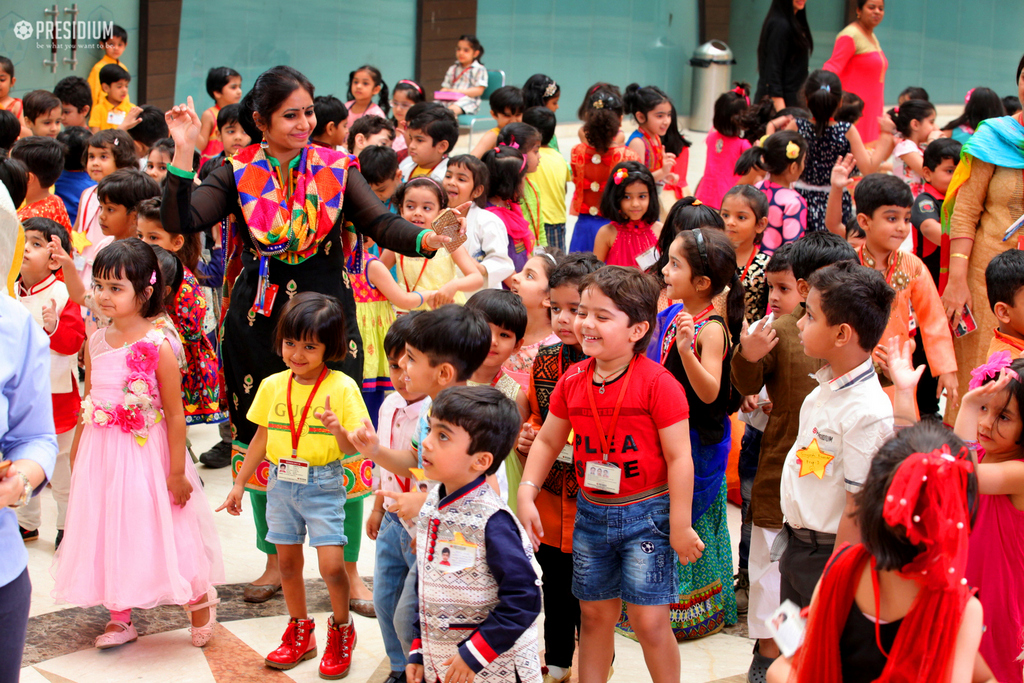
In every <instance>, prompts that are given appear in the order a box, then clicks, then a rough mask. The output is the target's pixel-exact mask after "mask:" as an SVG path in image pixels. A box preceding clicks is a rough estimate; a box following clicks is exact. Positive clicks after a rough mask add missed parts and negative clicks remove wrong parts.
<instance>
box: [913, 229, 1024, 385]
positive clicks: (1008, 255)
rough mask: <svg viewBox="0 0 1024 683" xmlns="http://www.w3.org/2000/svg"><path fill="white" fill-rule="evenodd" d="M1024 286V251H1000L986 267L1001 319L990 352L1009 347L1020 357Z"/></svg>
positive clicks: (991, 297)
mask: <svg viewBox="0 0 1024 683" xmlns="http://www.w3.org/2000/svg"><path fill="white" fill-rule="evenodd" d="M1021 287H1024V252H1021V251H1020V250H1019V249H1010V250H1008V251H1004V252H1001V253H999V254H996V256H995V257H993V258H992V260H991V261H989V263H988V266H986V267H985V289H986V290H987V291H988V303H989V306H991V307H992V313H994V314H995V316H996V320H998V321H999V325H998V326H997V327H996V329H995V330H994V331H993V333H994V336H993V337H992V342H991V343H990V344H989V346H988V356H991V355H992V354H994V353H997V352H999V351H1008V352H1009V353H1010V357H1011V358H1013V359H1014V360H1016V359H1017V358H1020V355H1021V352H1022V351H1024V318H1022V317H1019V314H1018V311H1020V310H1024V301H1020V302H1018V299H1019V298H1020V297H1018V296H1017V295H1018V294H1019V293H1020V290H1021ZM916 363H917V362H916V360H915V365H916Z"/></svg>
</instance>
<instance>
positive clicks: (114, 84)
mask: <svg viewBox="0 0 1024 683" xmlns="http://www.w3.org/2000/svg"><path fill="white" fill-rule="evenodd" d="M99 79H100V88H102V90H103V96H102V97H101V98H100V99H99V100H98V101H96V102H95V103H93V105H92V113H91V114H89V128H91V129H92V132H94V133H96V132H99V131H101V130H110V129H111V128H117V127H118V126H119V125H121V123H122V122H123V121H124V118H125V116H126V115H127V114H128V112H129V111H131V108H132V103H131V102H129V101H128V82H129V81H130V80H131V79H132V77H131V76H130V75H129V74H128V72H127V71H125V70H124V69H122V68H121V67H119V66H117V65H116V64H108V65H106V66H105V67H103V68H102V69H100V76H99Z"/></svg>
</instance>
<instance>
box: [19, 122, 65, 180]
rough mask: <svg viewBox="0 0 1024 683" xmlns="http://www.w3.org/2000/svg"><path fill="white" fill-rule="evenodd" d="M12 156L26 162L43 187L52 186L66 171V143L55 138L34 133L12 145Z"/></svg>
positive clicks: (26, 166) (30, 171) (26, 165)
mask: <svg viewBox="0 0 1024 683" xmlns="http://www.w3.org/2000/svg"><path fill="white" fill-rule="evenodd" d="M11 158H13V159H17V160H18V161H20V162H21V163H23V164H25V168H27V169H28V172H29V173H31V174H32V175H34V176H35V177H36V179H37V180H38V181H39V186H40V187H41V188H43V189H46V188H48V187H51V186H52V185H53V184H54V183H55V182H57V178H59V177H60V174H61V173H62V172H63V171H64V145H62V144H60V143H59V142H57V141H56V140H54V139H53V138H47V137H42V136H40V135H32V136H30V137H27V138H22V139H21V140H18V141H17V142H15V143H14V146H13V147H11Z"/></svg>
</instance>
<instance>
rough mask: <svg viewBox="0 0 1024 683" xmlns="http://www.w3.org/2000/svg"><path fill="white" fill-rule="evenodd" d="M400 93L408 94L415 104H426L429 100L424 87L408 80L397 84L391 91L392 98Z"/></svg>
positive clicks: (404, 79)
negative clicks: (424, 92)
mask: <svg viewBox="0 0 1024 683" xmlns="http://www.w3.org/2000/svg"><path fill="white" fill-rule="evenodd" d="M400 92H404V93H408V96H409V99H410V100H412V103H413V104H419V103H420V102H426V99H427V97H426V95H424V94H423V86H422V85H420V84H419V83H417V82H416V81H410V80H409V79H408V78H403V79H402V80H400V81H398V83H395V87H394V88H392V89H391V96H392V97H394V96H395V95H396V94H397V93H400ZM392 120H393V119H392Z"/></svg>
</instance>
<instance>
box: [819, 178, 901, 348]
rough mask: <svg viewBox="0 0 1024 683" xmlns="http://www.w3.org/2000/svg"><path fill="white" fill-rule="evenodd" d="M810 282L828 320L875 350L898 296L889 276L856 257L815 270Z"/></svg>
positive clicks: (865, 346) (861, 346) (861, 343)
mask: <svg viewBox="0 0 1024 683" xmlns="http://www.w3.org/2000/svg"><path fill="white" fill-rule="evenodd" d="M897 180H899V178H897ZM900 182H903V181H900ZM904 185H905V183H904ZM837 237H838V235H837ZM840 239H842V238H840ZM807 283H808V284H809V285H810V286H811V287H812V288H813V289H816V290H818V294H819V295H820V296H821V312H822V313H823V314H824V315H825V320H826V322H827V323H828V324H829V325H830V326H833V327H834V326H836V325H842V324H844V323H845V324H847V325H849V326H850V327H851V328H853V331H854V332H856V333H857V341H858V343H859V344H860V348H861V349H863V350H864V351H867V352H869V353H870V352H871V351H873V350H874V348H875V345H876V344H878V340H879V339H881V338H882V333H883V332H885V326H886V325H888V324H889V310H890V308H891V307H892V300H893V299H894V298H895V297H896V292H894V291H893V289H892V287H890V286H889V285H888V283H886V281H885V277H884V276H883V275H882V274H881V273H879V272H878V271H877V270H875V269H874V268H868V267H867V266H862V265H860V264H859V263H857V262H856V261H840V262H839V263H833V264H832V265H830V266H825V267H824V268H820V269H818V270H816V271H814V272H813V273H812V274H811V276H810V278H808V280H807Z"/></svg>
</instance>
